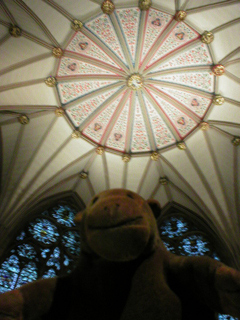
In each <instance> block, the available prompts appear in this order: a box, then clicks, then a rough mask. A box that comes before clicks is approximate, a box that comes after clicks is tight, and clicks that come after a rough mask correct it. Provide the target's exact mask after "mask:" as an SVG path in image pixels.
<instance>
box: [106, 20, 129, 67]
mask: <svg viewBox="0 0 240 320" xmlns="http://www.w3.org/2000/svg"><path fill="white" fill-rule="evenodd" d="M110 19H111V22H112V24H113V27H114V29H115V31H116V35H117V38H118V39H119V42H120V44H121V46H122V50H123V53H124V55H125V58H126V62H127V64H128V67H129V71H130V73H133V72H134V66H133V62H132V59H131V56H130V53H129V50H128V48H127V44H126V41H125V39H124V35H123V31H122V30H121V29H120V26H119V24H118V22H117V18H116V15H115V14H111V15H110Z"/></svg>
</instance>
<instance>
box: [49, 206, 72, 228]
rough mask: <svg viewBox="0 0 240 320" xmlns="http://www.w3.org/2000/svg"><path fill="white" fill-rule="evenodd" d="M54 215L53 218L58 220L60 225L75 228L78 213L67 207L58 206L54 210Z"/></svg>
mask: <svg viewBox="0 0 240 320" xmlns="http://www.w3.org/2000/svg"><path fill="white" fill-rule="evenodd" d="M53 210H54V213H53V214H52V216H53V217H54V218H55V219H56V220H57V222H58V223H60V224H62V225H64V226H66V227H74V226H75V223H74V221H73V219H74V217H75V214H76V211H75V210H73V209H71V208H70V207H69V206H67V205H64V206H63V205H58V206H57V207H55V208H53Z"/></svg>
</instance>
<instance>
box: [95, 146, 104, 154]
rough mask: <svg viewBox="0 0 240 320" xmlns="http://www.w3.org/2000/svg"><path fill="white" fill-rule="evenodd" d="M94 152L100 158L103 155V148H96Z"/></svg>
mask: <svg viewBox="0 0 240 320" xmlns="http://www.w3.org/2000/svg"><path fill="white" fill-rule="evenodd" d="M96 152H97V154H99V155H100V156H101V155H102V154H103V153H104V148H103V147H97V149H96Z"/></svg>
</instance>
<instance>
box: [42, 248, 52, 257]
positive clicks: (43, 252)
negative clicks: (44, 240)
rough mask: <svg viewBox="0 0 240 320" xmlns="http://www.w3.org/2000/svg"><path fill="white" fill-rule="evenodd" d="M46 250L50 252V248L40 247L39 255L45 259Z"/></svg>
mask: <svg viewBox="0 0 240 320" xmlns="http://www.w3.org/2000/svg"><path fill="white" fill-rule="evenodd" d="M48 252H50V249H41V256H42V257H43V258H44V259H46V258H47V254H48Z"/></svg>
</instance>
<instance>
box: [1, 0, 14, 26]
mask: <svg viewBox="0 0 240 320" xmlns="http://www.w3.org/2000/svg"><path fill="white" fill-rule="evenodd" d="M0 7H2V10H3V12H4V13H5V15H6V16H7V17H8V18H9V19H10V21H11V22H12V24H13V25H17V22H16V20H15V19H14V16H13V15H12V14H11V12H10V10H9V9H8V7H7V6H6V4H5V3H4V1H3V0H2V1H0Z"/></svg>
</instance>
